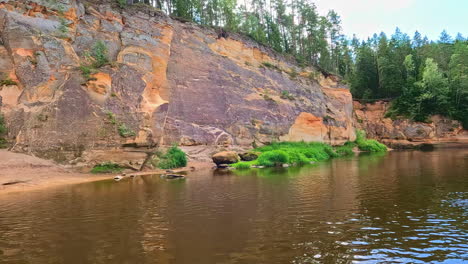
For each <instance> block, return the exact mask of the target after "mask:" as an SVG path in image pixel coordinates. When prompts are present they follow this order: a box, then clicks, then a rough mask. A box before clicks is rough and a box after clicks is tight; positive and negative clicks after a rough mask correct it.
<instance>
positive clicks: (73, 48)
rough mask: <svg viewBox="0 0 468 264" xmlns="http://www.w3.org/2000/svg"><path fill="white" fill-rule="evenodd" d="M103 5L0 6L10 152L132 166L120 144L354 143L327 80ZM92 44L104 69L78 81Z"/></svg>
mask: <svg viewBox="0 0 468 264" xmlns="http://www.w3.org/2000/svg"><path fill="white" fill-rule="evenodd" d="M95 2H101V1H95ZM102 2H105V1H102ZM113 2H115V1H113ZM113 5H115V3H108V4H99V5H98V4H93V3H92V2H89V1H86V2H85V1H82V2H79V1H78V2H77V1H74V0H61V1H44V0H30V1H20V0H18V1H2V2H0V34H1V40H2V41H1V45H0V54H1V56H0V72H1V73H2V74H3V77H2V78H3V80H8V81H7V82H5V85H3V86H2V87H1V88H0V99H1V101H0V102H1V103H0V106H1V111H2V112H3V114H4V115H5V117H6V120H7V126H8V139H9V141H10V143H11V145H12V149H13V150H15V151H21V152H28V153H33V154H35V155H37V156H40V157H45V158H50V159H54V160H57V161H63V162H65V161H71V160H75V159H77V158H78V159H81V158H83V157H86V158H88V159H99V157H101V159H105V157H106V155H107V156H108V154H109V153H111V154H112V155H113V157H114V158H115V157H116V156H117V155H118V154H122V153H124V158H125V159H131V156H132V155H135V158H141V155H139V154H132V153H134V152H131V151H127V152H125V150H126V149H127V148H128V147H130V146H132V147H152V146H155V145H168V144H172V143H178V144H181V145H210V146H215V145H244V146H247V145H251V144H252V143H253V142H256V143H257V144H260V143H265V142H269V141H272V140H306V141H324V142H329V143H332V144H335V143H341V142H344V141H347V140H354V138H355V134H354V127H353V105H352V97H351V94H350V92H349V90H348V89H347V88H346V87H345V86H343V85H342V84H340V83H339V80H337V78H335V77H333V76H331V77H328V78H325V77H324V76H322V75H321V74H320V73H319V72H317V71H314V70H313V69H311V68H299V67H297V65H295V64H294V63H291V62H290V61H289V60H288V59H287V58H283V57H281V56H279V55H277V54H275V53H273V52H271V51H270V50H269V49H267V48H265V47H263V46H260V45H258V44H256V43H254V42H252V41H250V40H248V39H246V38H243V37H241V36H236V35H231V36H229V37H228V38H227V39H225V38H218V35H217V34H216V32H215V31H214V30H212V29H206V28H201V27H199V26H196V25H193V24H191V23H182V22H179V21H176V20H172V19H170V18H168V17H167V16H165V15H163V14H160V13H158V12H157V11H154V10H149V9H148V8H141V7H130V8H127V9H125V10H120V9H118V8H117V7H116V6H113ZM99 40H100V41H102V42H103V43H105V46H106V47H107V50H108V56H109V58H110V60H111V62H112V63H110V64H109V65H106V66H104V67H101V68H99V69H98V71H97V72H93V73H92V74H91V76H90V78H85V77H84V76H83V74H82V73H81V72H80V71H79V70H78V67H79V66H80V65H82V64H83V63H84V62H85V60H86V57H87V54H89V52H90V49H91V47H92V46H93V45H95V43H96V42H97V41H99ZM120 130H125V131H124V133H122V131H120ZM119 131H120V133H119ZM132 151H133V150H132ZM100 155H101V156H100ZM129 157H130V158H129Z"/></svg>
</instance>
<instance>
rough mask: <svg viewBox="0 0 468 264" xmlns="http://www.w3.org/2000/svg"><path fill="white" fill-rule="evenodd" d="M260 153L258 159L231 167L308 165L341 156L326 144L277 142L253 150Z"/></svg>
mask: <svg viewBox="0 0 468 264" xmlns="http://www.w3.org/2000/svg"><path fill="white" fill-rule="evenodd" d="M253 151H256V152H260V153H261V154H260V155H259V157H258V159H256V160H253V161H248V162H245V161H241V162H237V163H234V164H232V165H231V166H232V167H234V168H237V169H246V168H250V167H251V166H253V165H258V166H265V167H275V166H281V165H283V164H296V165H300V164H308V163H311V162H317V161H323V160H328V159H330V158H333V157H339V156H341V155H340V154H338V153H337V152H335V150H334V149H333V148H332V147H331V146H329V145H327V144H324V143H315V142H311V143H307V142H275V143H272V144H270V145H267V146H263V147H259V148H255V149H253Z"/></svg>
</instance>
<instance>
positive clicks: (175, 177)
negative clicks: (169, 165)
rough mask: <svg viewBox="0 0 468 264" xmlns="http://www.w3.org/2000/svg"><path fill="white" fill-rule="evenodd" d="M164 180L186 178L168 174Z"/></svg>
mask: <svg viewBox="0 0 468 264" xmlns="http://www.w3.org/2000/svg"><path fill="white" fill-rule="evenodd" d="M164 178H166V179H184V178H185V176H184V175H180V174H166V175H164Z"/></svg>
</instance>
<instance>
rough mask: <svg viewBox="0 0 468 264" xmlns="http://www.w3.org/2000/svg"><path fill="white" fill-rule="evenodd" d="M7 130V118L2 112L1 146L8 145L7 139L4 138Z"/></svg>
mask: <svg viewBox="0 0 468 264" xmlns="http://www.w3.org/2000/svg"><path fill="white" fill-rule="evenodd" d="M6 132H7V129H6V125H5V118H4V117H3V115H2V114H0V148H5V147H6V145H7V141H6V139H5V138H4V136H5V134H6Z"/></svg>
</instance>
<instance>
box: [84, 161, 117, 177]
mask: <svg viewBox="0 0 468 264" xmlns="http://www.w3.org/2000/svg"><path fill="white" fill-rule="evenodd" d="M123 169H124V168H122V167H120V166H119V164H116V163H113V162H105V163H101V164H98V165H96V166H94V167H93V168H92V169H91V173H94V174H98V173H119V172H122V171H123Z"/></svg>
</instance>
